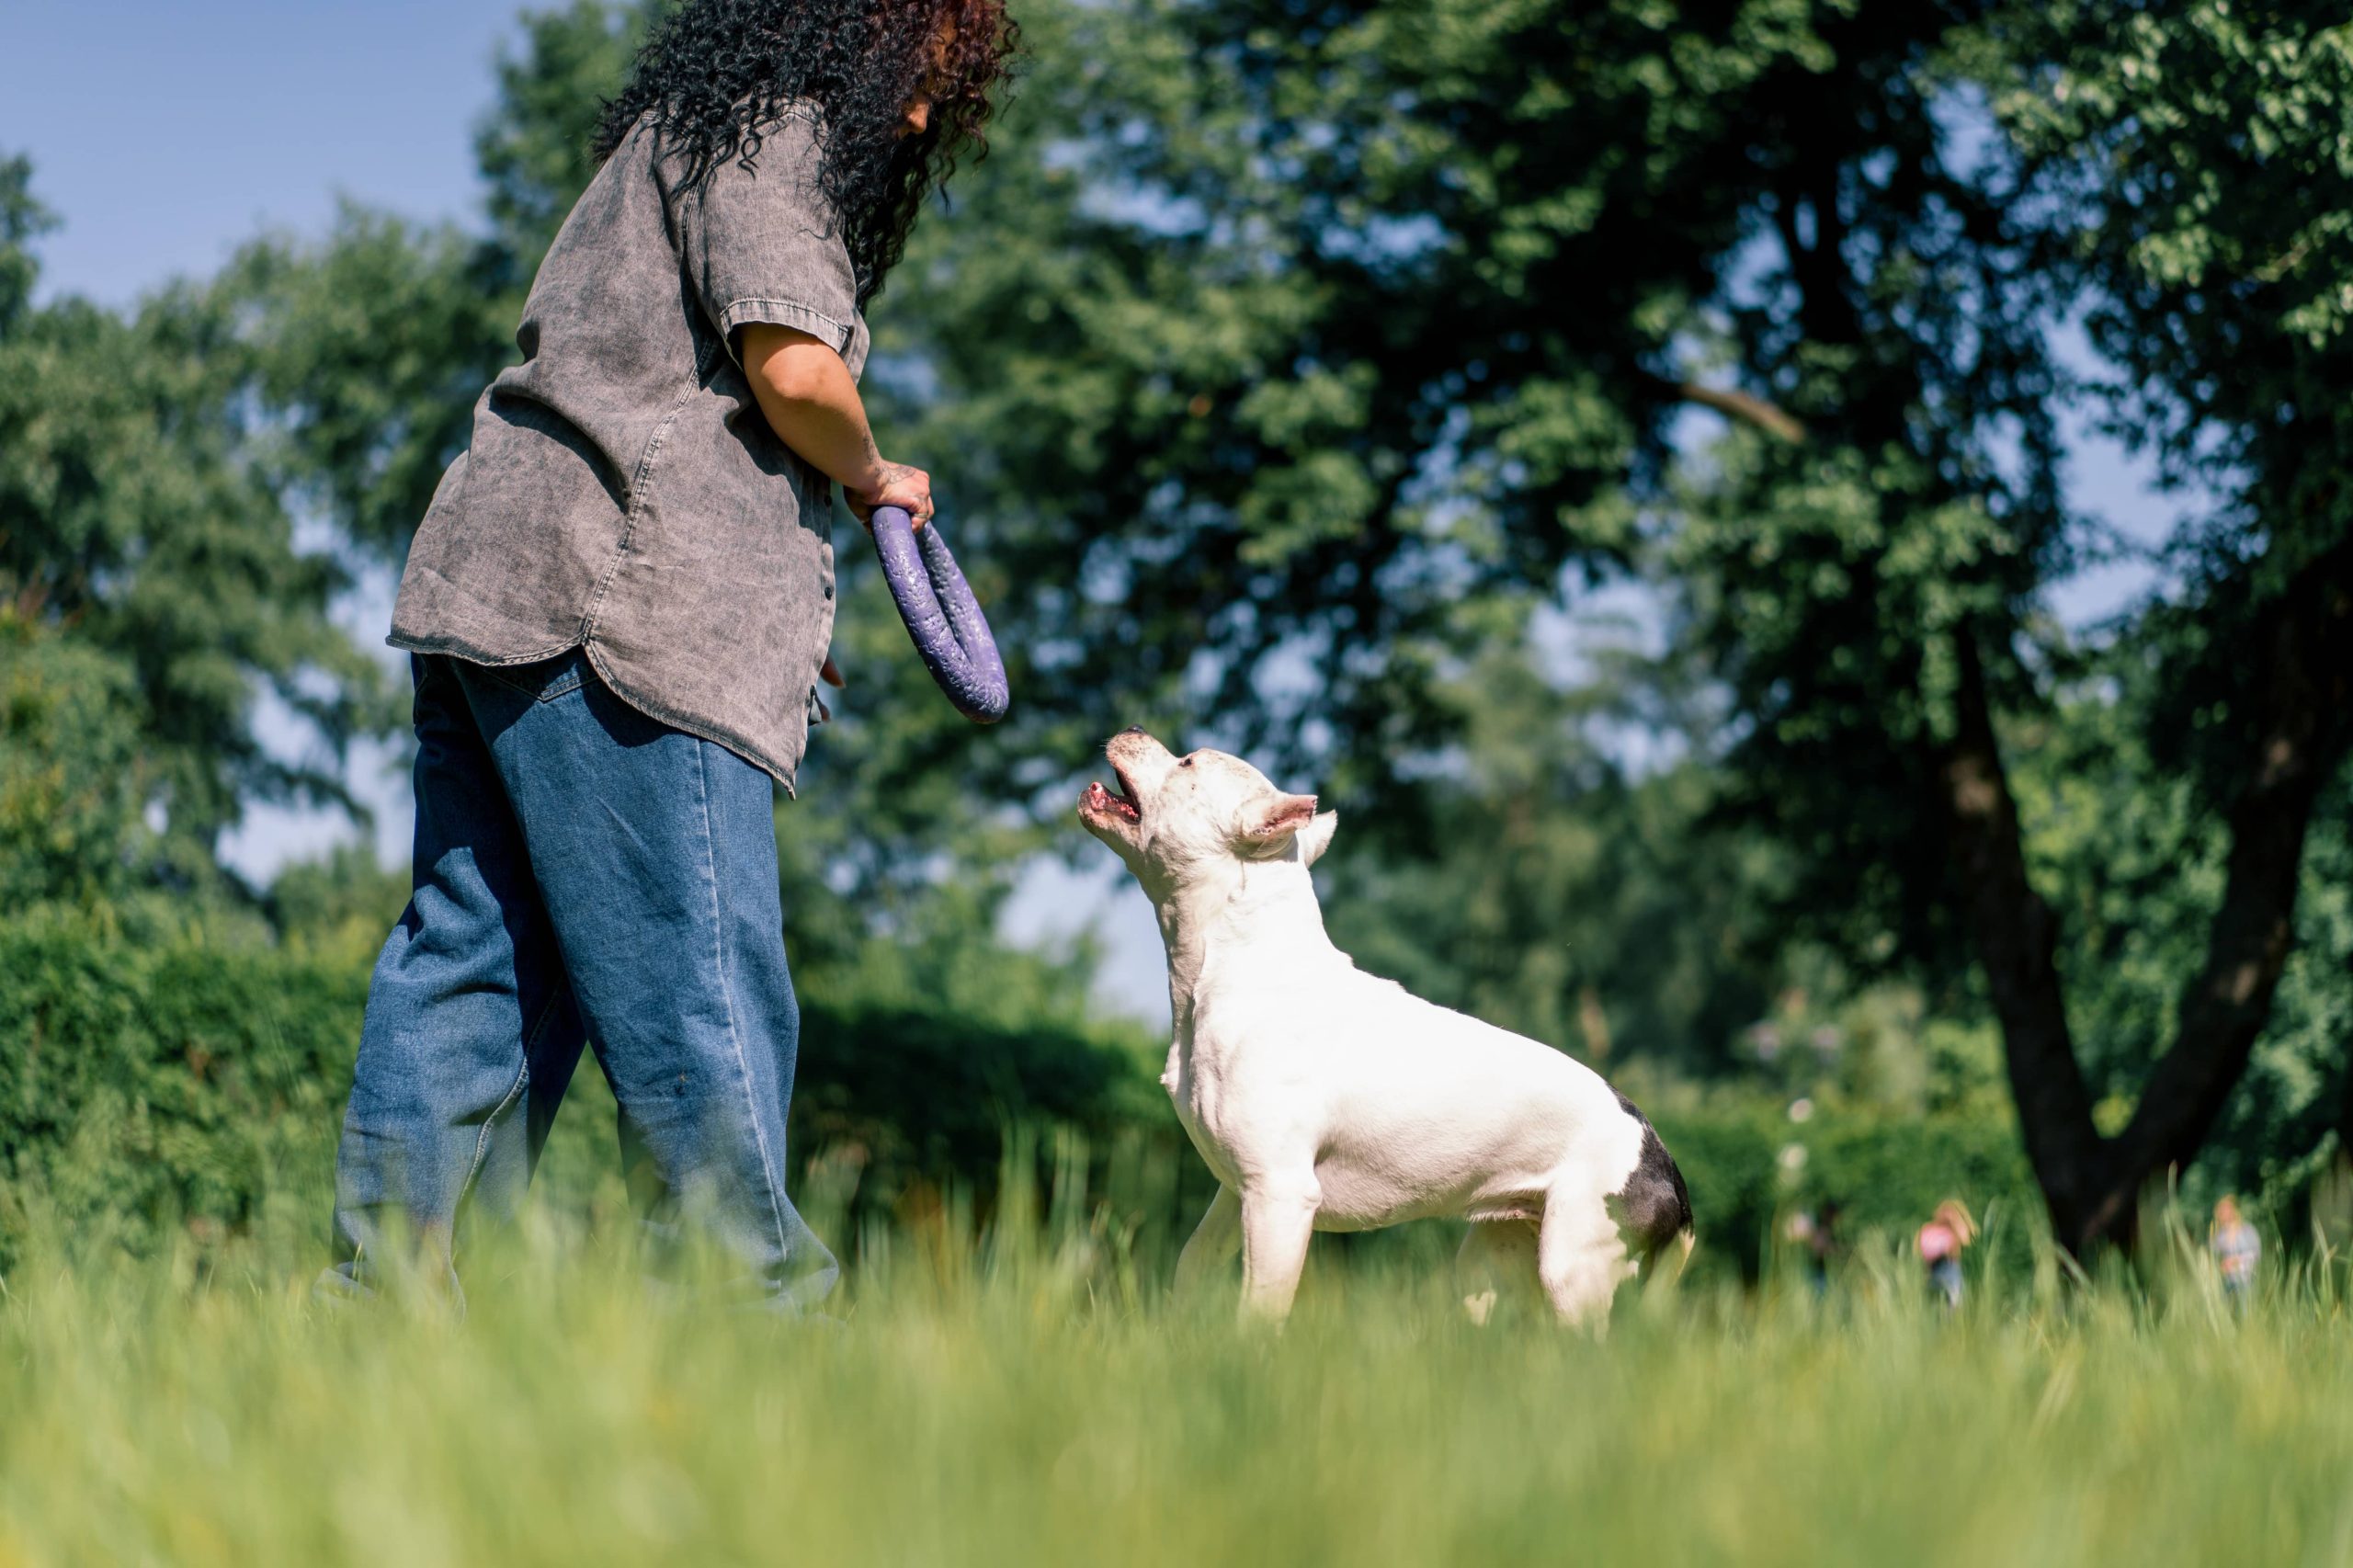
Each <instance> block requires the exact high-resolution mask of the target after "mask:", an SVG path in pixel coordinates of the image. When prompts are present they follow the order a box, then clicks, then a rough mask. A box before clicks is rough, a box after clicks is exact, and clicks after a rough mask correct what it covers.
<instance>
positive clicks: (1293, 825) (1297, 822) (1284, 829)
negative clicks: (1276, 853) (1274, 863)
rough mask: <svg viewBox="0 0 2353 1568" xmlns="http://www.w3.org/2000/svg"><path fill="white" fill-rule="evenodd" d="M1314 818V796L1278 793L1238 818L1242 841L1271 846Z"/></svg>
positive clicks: (1265, 846) (1260, 845)
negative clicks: (1240, 821) (1240, 819)
mask: <svg viewBox="0 0 2353 1568" xmlns="http://www.w3.org/2000/svg"><path fill="white" fill-rule="evenodd" d="M1314 820H1315V797H1314V796H1313V795H1277V796H1276V797H1275V798H1274V799H1273V800H1272V801H1269V802H1267V804H1266V805H1263V806H1258V807H1256V808H1254V809H1253V810H1252V811H1251V812H1250V813H1249V814H1248V815H1247V816H1245V817H1244V818H1243V819H1242V842H1244V843H1245V844H1252V845H1256V846H1258V847H1260V848H1262V849H1264V848H1271V847H1273V846H1275V845H1278V844H1280V843H1281V842H1282V841H1283V840H1284V839H1286V838H1289V837H1290V835H1292V834H1294V833H1297V832H1298V831H1299V830H1300V829H1301V828H1302V827H1305V826H1306V825H1307V824H1309V823H1311V822H1313V821H1314Z"/></svg>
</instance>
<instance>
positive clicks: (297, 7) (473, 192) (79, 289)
mask: <svg viewBox="0 0 2353 1568" xmlns="http://www.w3.org/2000/svg"><path fill="white" fill-rule="evenodd" d="M519 9H520V7H517V6H500V5H495V4H492V5H484V4H481V3H479V0H400V3H399V4H396V5H391V6H368V5H358V4H354V3H351V0H307V3H304V0H239V3H237V4H220V3H217V0H215V3H212V4H204V3H201V0H199V3H190V0H177V3H176V4H175V3H166V0H8V4H7V6H6V11H5V17H4V18H0V151H5V152H7V153H30V154H31V155H32V159H33V177H34V182H35V189H36V190H37V191H39V193H40V197H41V199H43V200H44V201H45V202H46V203H47V204H48V205H49V206H50V207H51V209H53V210H56V211H57V212H58V213H59V214H60V215H61V216H62V217H63V219H64V220H65V228H64V230H63V232H62V233H57V234H54V235H51V237H50V238H49V239H48V240H47V241H46V242H44V243H43V244H42V247H41V254H42V258H43V261H44V264H45V267H46V276H45V278H44V283H45V286H46V289H47V290H48V291H49V292H50V293H52V294H53V293H55V292H57V291H59V290H70V291H73V292H75V293H81V294H86V295H88V296H90V297H92V298H94V299H97V300H102V301H108V302H109V303H123V302H127V301H130V300H131V299H133V298H134V297H136V296H137V294H138V293H139V292H140V291H141V290H143V289H146V288H149V287H151V286H153V284H155V283H157V282H159V281H161V280H163V279H164V278H169V277H171V276H173V275H175V274H178V273H189V272H197V273H201V272H208V271H210V270H212V269H213V268H214V267H218V266H219V265H220V263H221V262H222V260H223V259H224V258H225V257H226V256H228V254H229V252H230V251H231V249H233V247H234V246H235V245H236V244H237V243H238V242H239V241H241V240H244V239H247V238H250V237H251V236H252V235H253V234H254V233H256V231H257V230H259V229H262V228H265V227H277V228H288V229H294V230H298V231H304V232H313V233H315V232H317V231H318V230H320V229H322V228H324V226H325V224H326V222H327V221H328V219H329V218H330V217H331V216H332V214H333V213H334V210H335V198H336V195H337V194H338V193H348V194H349V195H351V196H353V197H355V198H357V199H360V200H363V201H367V202H369V203H372V204H375V205H378V206H383V207H390V208H392V209H393V210H397V211H401V212H404V213H408V214H411V215H414V216H417V217H434V216H442V215H457V214H461V213H466V212H470V211H471V210H472V209H473V208H474V206H475V204H476V199H477V187H476V185H475V182H474V176H473V152H472V133H473V125H474V122H475V120H476V119H478V118H479V117H480V116H481V114H482V113H483V110H484V109H485V108H488V107H489V104H490V100H491V60H492V56H493V51H494V49H495V47H496V45H497V43H498V41H499V40H501V39H502V38H504V37H505V36H506V34H507V33H508V31H509V30H510V23H511V19H512V18H513V17H514V16H515V15H516V14H517V10H519Z"/></svg>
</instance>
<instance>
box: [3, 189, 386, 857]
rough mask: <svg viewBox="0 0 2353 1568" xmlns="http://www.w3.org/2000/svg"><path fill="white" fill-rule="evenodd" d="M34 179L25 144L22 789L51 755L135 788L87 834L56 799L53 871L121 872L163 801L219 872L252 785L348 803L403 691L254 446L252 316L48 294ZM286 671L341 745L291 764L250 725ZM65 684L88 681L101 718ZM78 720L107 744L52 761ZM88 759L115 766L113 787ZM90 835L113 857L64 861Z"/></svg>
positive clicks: (15, 408)
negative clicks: (247, 326) (42, 287)
mask: <svg viewBox="0 0 2353 1568" xmlns="http://www.w3.org/2000/svg"><path fill="white" fill-rule="evenodd" d="M30 182H31V170H30V167H29V165H28V163H27V162H26V161H25V160H24V159H22V158H17V159H14V160H10V161H7V162H5V163H0V646H5V648H6V652H7V657H8V660H9V663H10V665H11V675H10V681H11V689H12V692H13V693H14V701H15V704H16V706H15V708H14V710H13V711H12V714H11V716H10V720H9V723H8V727H9V729H10V730H11V731H12V732H19V733H12V734H11V752H12V756H11V757H10V759H9V762H8V768H7V772H8V775H9V778H10V783H9V786H8V788H9V790H10V792H11V795H12V797H13V799H14V800H23V799H26V798H28V797H25V796H22V795H18V794H17V793H16V792H17V791H18V790H28V789H30V790H40V789H46V788H47V786H41V785H39V784H38V782H37V780H38V778H40V777H41V776H42V775H43V769H44V767H47V766H49V765H50V764H53V765H54V767H55V768H57V769H58V770H60V771H58V773H57V775H56V783H57V785H58V787H59V788H60V789H62V790H66V791H67V792H68V794H69V795H70V796H71V797H72V799H73V800H74V801H81V802H83V805H88V804H90V802H91V801H93V799H94V797H92V796H90V795H89V794H87V793H86V791H87V790H90V789H92V788H97V789H99V790H101V792H112V791H114V790H127V791H129V792H130V798H128V799H121V800H118V801H116V802H115V804H113V805H109V806H107V807H105V808H104V809H103V810H99V808H97V807H96V806H95V805H92V806H91V809H92V810H99V815H101V816H103V817H105V818H107V819H108V821H109V822H115V823H116V824H117V825H115V826H108V827H106V828H104V829H103V830H95V829H94V831H93V832H92V833H91V834H89V835H80V834H79V833H78V830H77V832H75V833H72V834H68V833H66V832H65V829H64V826H63V824H64V822H65V821H66V820H68V819H74V820H79V819H80V817H81V816H82V814H83V805H72V806H68V805H66V804H63V803H60V804H58V805H57V806H56V808H55V809H57V810H58V811H60V812H63V813H64V815H63V817H61V818H60V819H59V820H58V821H57V822H56V823H55V824H52V825H53V826H54V827H55V828H56V832H54V833H51V834H50V835H48V836H47V847H46V848H45V849H43V850H41V851H40V853H39V855H38V856H36V857H35V858H37V859H40V860H41V862H42V863H43V864H45V865H47V867H48V869H47V870H45V871H42V872H40V874H39V877H38V879H37V880H39V881H40V882H41V883H42V884H43V885H44V886H48V887H51V888H52V889H62V888H66V887H73V886H94V885H101V884H108V883H110V882H111V881H112V880H113V879H114V878H115V877H116V876H117V875H118V874H119V870H120V867H119V865H116V864H115V863H114V862H115V860H116V858H118V856H119V851H120V850H121V847H122V840H123V835H124V834H125V833H127V832H128V829H127V828H122V827H121V826H120V824H119V821H118V819H121V820H127V821H129V822H131V823H136V822H137V821H138V820H139V819H140V818H142V816H144V815H146V814H148V813H150V812H152V813H153V815H154V816H155V817H156V818H157V819H158V821H159V822H160V824H162V831H161V834H160V843H159V845H158V846H157V847H158V853H157V854H156V855H154V856H153V857H150V858H148V860H147V866H148V868H149V869H150V870H151V871H153V872H156V873H160V874H164V875H166V876H168V877H169V878H171V879H172V880H174V881H176V882H178V883H179V884H181V885H188V884H191V883H196V882H202V881H209V880H210V878H211V877H212V876H213V874H214V863H213V859H212V852H213V844H214V840H215V838H216V837H217V835H218V834H219V832H220V830H221V829H222V827H224V826H226V825H227V824H230V823H233V821H235V820H236V817H237V813H238V812H239V811H240V809H241V806H242V802H243V801H246V800H251V799H276V800H285V799H309V800H321V801H337V802H343V803H348V802H347V801H346V798H345V794H344V791H343V789H342V786H341V783H340V781H339V778H338V777H337V774H336V772H335V767H334V763H335V761H336V760H337V759H339V757H340V755H341V751H342V748H343V747H344V746H345V745H346V744H347V743H348V742H349V741H350V739H351V738H352V737H353V736H354V735H356V734H358V733H362V732H364V731H367V730H369V729H370V728H372V727H375V726H376V725H377V724H379V723H380V722H381V719H382V717H383V716H384V714H385V712H386V705H385V704H384V703H383V701H382V700H381V695H380V692H379V689H378V684H377V679H376V676H375V672H374V669H373V667H372V666H371V665H369V662H368V660H367V659H366V657H365V656H364V655H363V654H361V653H360V652H359V651H358V649H356V648H354V647H353V646H352V645H351V642H350V640H349V639H348V638H347V637H345V636H344V635H343V633H342V632H341V631H339V630H337V629H336V627H335V625H334V623H333V622H332V621H331V620H330V619H329V617H328V609H329V607H330V605H331V603H332V601H333V599H334V597H335V593H336V592H337V591H338V589H339V588H340V587H341V586H342V585H343V583H344V576H343V574H342V571H341V569H340V568H339V567H338V566H337V565H336V564H335V562H334V561H333V560H332V559H331V558H328V557H325V556H323V555H319V554H315V553H312V552H308V551H303V550H301V549H300V548H298V546H297V543H296V540H295V529H294V518H293V517H292V515H291V514H290V511H289V510H288V509H287V507H286V506H284V505H283V504H281V502H280V500H279V498H278V495H277V494H276V493H275V492H274V491H273V490H272V488H271V487H270V486H269V485H268V483H266V481H265V479H264V478H263V476H261V475H260V474H259V473H258V472H256V470H255V469H254V467H253V465H252V464H251V463H250V462H248V461H247V460H246V457H247V453H248V450H249V447H248V443H249V441H250V438H251V436H252V433H253V426H252V421H253V404H252V399H251V397H250V395H249V394H250V392H251V388H252V381H251V379H250V378H251V369H252V368H251V362H250V360H249V359H248V358H246V357H245V356H244V355H243V354H242V353H241V352H240V351H239V347H238V344H237V335H236V332H235V321H234V312H233V310H231V309H230V308H229V307H228V305H227V303H226V302H225V301H222V299H220V298H218V297H216V296H214V295H212V294H211V293H210V292H208V291H207V290H203V289H199V288H194V287H185V286H183V287H176V288H172V289H168V290H164V291H162V292H160V293H158V294H156V295H154V296H153V297H151V298H150V299H148V300H147V301H144V302H143V303H142V305H141V306H140V307H139V308H138V310H137V311H136V312H133V313H131V314H130V315H128V316H123V315H118V314H116V313H114V312H108V311H104V310H100V309H98V308H97V307H96V306H94V305H91V304H88V303H86V302H85V301H80V300H76V299H74V298H71V297H68V298H65V299H62V300H59V301H55V302H53V303H50V304H45V305H36V304H35V303H33V301H32V291H33V286H34V284H35V282H36V280H37V278H38V276H39V269H38V267H37V266H36V264H35V262H34V259H33V256H32V255H31V252H30V244H31V243H32V241H33V240H34V238H35V237H36V236H37V235H38V234H39V233H40V232H41V231H42V230H43V229H44V228H45V227H46V226H47V224H48V222H49V220H48V218H47V216H46V214H45V213H44V212H43V211H42V210H41V209H40V206H39V205H38V204H37V203H36V202H35V201H34V200H33V199H32V196H31V194H30ZM19 660H23V661H25V663H24V664H23V665H19V664H18V661H19ZM52 682H63V686H57V685H52V684H51V683H52ZM264 687H267V689H269V690H271V691H273V692H274V693H275V694H276V696H277V697H278V699H279V700H280V701H281V702H283V703H284V704H285V705H286V706H287V707H288V708H289V709H290V710H292V711H293V712H294V713H295V714H296V715H297V716H298V717H299V718H301V720H304V721H307V722H308V725H309V728H310V730H311V732H312V733H313V735H314V736H315V737H316V738H317V739H318V740H319V741H320V742H321V743H323V745H324V751H325V753H326V754H327V755H326V756H325V757H324V758H323V759H320V760H317V761H315V762H314V761H313V760H312V759H308V758H305V759H299V760H297V761H294V762H291V763H289V762H284V761H281V760H279V759H278V758H276V757H273V756H270V755H269V753H268V752H267V750H266V749H265V748H264V747H263V746H262V745H261V744H259V742H258V741H257V740H256V738H255V735H254V733H253V729H252V725H251V722H250V721H251V718H252V715H253V712H254V710H255V708H256V700H257V697H258V694H259V691H260V690H261V689H262V688H264ZM43 689H47V690H50V691H51V692H52V693H54V692H57V691H75V690H78V691H79V692H81V693H83V694H84V695H83V696H80V697H77V698H74V699H71V701H70V706H71V707H72V708H74V709H75V710H80V711H77V712H63V711H60V710H57V709H56V708H55V707H54V704H53V702H52V700H51V698H50V697H44V696H42V695H40V692H41V691H42V690H43ZM85 702H86V703H88V704H91V705H93V706H92V707H90V708H87V709H85V708H84V704H85ZM100 709H103V710H104V712H105V713H106V714H107V715H108V717H106V718H101V716H100V712H99V710H100ZM44 712H45V713H47V714H48V715H49V716H48V717H46V718H44V717H41V716H40V715H41V714H42V713H44ZM118 718H120V719H121V720H122V721H123V722H122V723H118V722H116V720H117V719H118ZM61 724H79V725H81V726H82V728H83V729H84V730H85V731H86V734H85V739H86V738H89V737H90V736H97V735H103V736H104V737H105V739H104V741H103V744H99V743H97V742H94V743H93V746H92V749H91V750H90V751H89V753H88V754H87V755H79V754H76V755H74V756H71V757H68V756H65V755H64V754H63V753H56V752H49V753H46V754H45V752H44V748H45V747H47V746H48V744H49V741H46V740H42V739H40V735H39V734H36V733H33V732H35V731H38V732H40V734H46V735H47V736H48V737H49V738H50V740H55V739H56V738H57V737H58V736H59V734H60V733H62V732H61V731H59V730H58V728H57V727H56V726H58V725H61ZM124 724H127V725H128V727H129V728H128V731H127V732H126V730H125V728H124ZM130 734H135V737H136V739H135V743H133V742H131V741H130V740H129V739H128V735H130ZM20 744H21V745H23V746H24V747H25V748H26V750H25V751H24V752H22V753H18V752H17V746H18V745H20ZM126 745H131V747H132V749H131V752H130V753H129V754H128V755H126V753H125V749H124V748H125V746H126ZM44 755H47V756H49V764H44V763H43V762H42V761H41V760H40V759H41V758H42V756H44ZM89 768H105V769H108V770H110V771H111V772H112V774H113V777H112V778H110V779H108V781H107V782H105V783H104V784H103V785H100V784H97V781H95V780H93V779H92V778H89V777H87V776H86V775H85V773H84V772H83V770H85V769H89ZM32 798H39V797H38V794H36V796H35V797H32ZM126 808H127V811H126ZM35 814H38V809H35ZM61 835H63V836H61ZM69 839H70V840H71V842H72V844H74V845H79V846H82V849H83V850H86V851H87V853H88V854H89V855H91V856H94V857H97V859H95V860H92V861H91V862H89V863H87V864H85V865H81V866H79V867H68V866H63V865H60V864H58V863H57V862H56V859H55V857H56V856H57V855H58V854H61V853H64V852H65V847H66V846H67V841H68V840H69ZM81 852H82V851H81V850H76V851H74V853H76V854H78V853H81ZM27 874H28V875H30V874H32V873H30V872H28V873H27Z"/></svg>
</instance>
